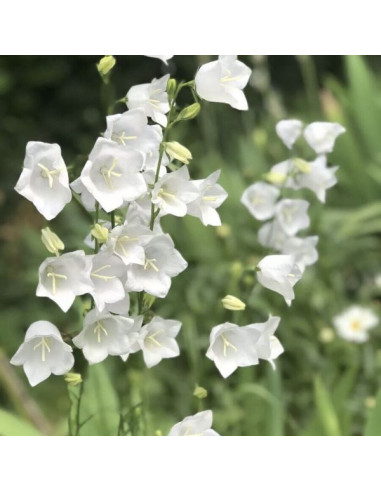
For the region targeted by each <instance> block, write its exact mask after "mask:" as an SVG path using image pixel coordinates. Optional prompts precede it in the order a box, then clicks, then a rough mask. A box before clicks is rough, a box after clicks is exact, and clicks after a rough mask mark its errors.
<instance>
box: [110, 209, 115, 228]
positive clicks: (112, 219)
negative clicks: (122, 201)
mask: <svg viewBox="0 0 381 492" xmlns="http://www.w3.org/2000/svg"><path fill="white" fill-rule="evenodd" d="M110 219H111V229H114V227H115V211H114V210H113V211H112V212H110Z"/></svg>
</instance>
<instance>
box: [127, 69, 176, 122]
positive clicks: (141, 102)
mask: <svg viewBox="0 0 381 492" xmlns="http://www.w3.org/2000/svg"><path fill="white" fill-rule="evenodd" d="M168 79H169V75H164V77H161V78H160V79H153V80H152V82H151V83H150V84H140V85H134V86H133V87H131V89H130V90H129V91H128V92H127V107H128V109H135V108H141V109H142V110H143V111H144V113H145V115H146V116H149V117H150V118H151V119H152V120H153V121H155V122H156V123H159V125H161V126H164V127H165V126H167V117H166V116H165V115H166V114H167V113H168V111H169V103H168V95H167V92H166V90H167V83H168Z"/></svg>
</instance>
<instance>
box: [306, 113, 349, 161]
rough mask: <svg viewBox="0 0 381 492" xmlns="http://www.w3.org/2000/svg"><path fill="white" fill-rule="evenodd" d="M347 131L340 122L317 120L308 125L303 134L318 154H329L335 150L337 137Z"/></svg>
mask: <svg viewBox="0 0 381 492" xmlns="http://www.w3.org/2000/svg"><path fill="white" fill-rule="evenodd" d="M345 131H346V130H345V128H344V127H343V126H341V125H340V124H339V123H328V122H320V121H316V122H315V123H311V124H310V125H308V126H306V128H305V129H304V132H303V136H304V138H305V139H306V142H307V143H308V145H309V146H310V147H311V148H312V149H313V150H314V151H315V152H316V153H317V154H327V153H328V152H332V151H333V147H334V145H335V140H336V138H337V137H338V136H339V135H341V134H342V133H345Z"/></svg>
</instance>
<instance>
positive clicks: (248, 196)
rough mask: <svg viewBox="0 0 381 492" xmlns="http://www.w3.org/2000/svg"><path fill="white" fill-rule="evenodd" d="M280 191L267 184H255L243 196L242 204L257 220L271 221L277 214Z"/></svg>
mask: <svg viewBox="0 0 381 492" xmlns="http://www.w3.org/2000/svg"><path fill="white" fill-rule="evenodd" d="M279 193H280V191H279V189H278V188H276V187H275V186H272V185H269V184H267V183H262V182H258V183H254V184H253V185H251V186H249V187H248V188H247V189H246V190H245V191H244V192H243V195H242V198H241V203H242V204H243V205H245V207H246V208H247V209H248V211H249V212H250V213H251V215H252V216H253V217H255V218H256V219H257V220H267V219H270V218H271V217H272V216H273V215H274V213H275V204H276V201H277V199H278V197H279Z"/></svg>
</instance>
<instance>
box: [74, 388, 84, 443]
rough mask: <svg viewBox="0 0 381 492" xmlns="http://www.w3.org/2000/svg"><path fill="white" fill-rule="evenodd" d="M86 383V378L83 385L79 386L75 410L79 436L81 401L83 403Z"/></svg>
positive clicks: (77, 434) (76, 433)
mask: <svg viewBox="0 0 381 492" xmlns="http://www.w3.org/2000/svg"><path fill="white" fill-rule="evenodd" d="M84 385H85V380H84V379H83V380H82V383H81V386H80V388H79V395H78V401H77V409H76V412H75V435H76V436H79V430H80V428H81V422H80V418H81V403H82V396H83V389H84Z"/></svg>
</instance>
